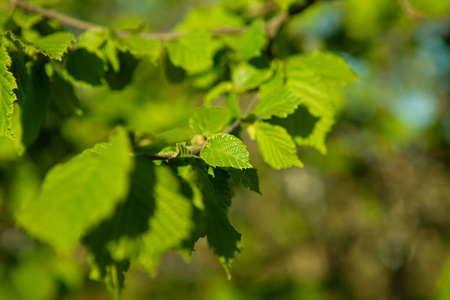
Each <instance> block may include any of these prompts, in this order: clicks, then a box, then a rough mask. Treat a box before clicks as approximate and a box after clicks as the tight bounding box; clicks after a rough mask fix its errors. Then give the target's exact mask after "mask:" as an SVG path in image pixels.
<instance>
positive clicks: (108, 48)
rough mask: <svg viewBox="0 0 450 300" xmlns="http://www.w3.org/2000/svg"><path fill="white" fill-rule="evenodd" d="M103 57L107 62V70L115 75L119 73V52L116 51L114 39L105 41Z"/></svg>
mask: <svg viewBox="0 0 450 300" xmlns="http://www.w3.org/2000/svg"><path fill="white" fill-rule="evenodd" d="M102 50H103V56H104V57H105V59H106V61H107V62H108V70H110V69H111V70H112V71H114V72H116V73H118V72H119V71H120V62H119V57H118V55H119V51H118V49H117V42H116V41H115V38H114V37H110V38H108V39H107V40H106V44H105V45H104V46H103V49H102Z"/></svg>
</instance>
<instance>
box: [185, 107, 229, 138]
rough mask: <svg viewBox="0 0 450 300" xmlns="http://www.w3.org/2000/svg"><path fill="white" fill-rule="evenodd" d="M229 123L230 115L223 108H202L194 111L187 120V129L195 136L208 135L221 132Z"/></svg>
mask: <svg viewBox="0 0 450 300" xmlns="http://www.w3.org/2000/svg"><path fill="white" fill-rule="evenodd" d="M230 121H231V115H230V113H229V111H228V110H227V109H225V108H219V107H202V108H200V109H197V110H195V111H194V112H193V113H192V114H191V117H190V118H189V127H191V129H192V131H193V132H194V133H195V134H201V135H205V136H207V135H210V134H212V133H216V132H221V131H223V130H224V129H225V128H226V127H227V126H228V124H229V123H230Z"/></svg>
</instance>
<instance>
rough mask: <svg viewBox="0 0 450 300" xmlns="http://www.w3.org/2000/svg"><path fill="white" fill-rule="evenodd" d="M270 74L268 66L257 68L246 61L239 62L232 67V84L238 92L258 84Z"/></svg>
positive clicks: (268, 77)
mask: <svg viewBox="0 0 450 300" xmlns="http://www.w3.org/2000/svg"><path fill="white" fill-rule="evenodd" d="M271 76H272V70H271V69H270V68H257V67H255V66H253V65H251V64H249V63H248V62H241V63H240V64H238V65H237V66H235V67H234V68H233V69H232V74H231V78H232V81H233V84H234V86H235V88H236V89H237V90H239V91H240V92H245V91H248V90H251V89H253V88H255V87H258V86H260V85H261V84H263V83H264V82H265V81H267V80H269V79H270V77H271Z"/></svg>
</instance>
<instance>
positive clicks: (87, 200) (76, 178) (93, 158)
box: [16, 128, 132, 252]
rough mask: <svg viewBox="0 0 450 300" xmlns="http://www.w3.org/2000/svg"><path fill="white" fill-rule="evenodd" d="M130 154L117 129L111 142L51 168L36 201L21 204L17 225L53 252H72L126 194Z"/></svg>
mask: <svg viewBox="0 0 450 300" xmlns="http://www.w3.org/2000/svg"><path fill="white" fill-rule="evenodd" d="M130 150H131V149H130V145H129V141H128V136H127V133H126V131H125V130H124V129H122V128H118V129H117V130H116V131H115V132H114V134H113V135H112V136H111V142H110V143H103V144H97V145H96V146H95V147H94V148H91V149H88V150H85V151H84V152H83V153H82V154H80V155H78V156H75V157H74V158H72V159H71V160H69V161H68V162H66V163H63V164H60V165H57V166H55V167H54V168H53V169H51V170H50V171H49V172H48V174H47V176H46V177H45V179H44V183H43V185H42V190H41V193H40V195H39V197H38V198H37V199H34V201H24V202H23V203H21V205H20V206H19V208H18V210H17V211H16V220H17V222H18V223H19V224H20V225H21V226H22V227H23V228H24V229H26V231H27V232H29V233H30V234H31V235H32V236H35V237H36V238H38V239H40V240H42V241H45V242H47V243H49V244H51V245H52V246H53V247H54V248H55V249H56V250H58V251H62V252H68V251H70V250H71V249H72V247H73V246H74V245H75V244H76V243H77V241H78V240H79V238H80V237H81V236H82V235H84V234H85V233H86V231H87V230H89V229H90V228H92V227H93V226H95V225H97V224H98V223H99V222H100V221H102V220H103V219H105V218H107V217H109V216H110V215H111V214H112V213H113V212H114V209H115V207H116V205H117V204H118V203H119V202H120V201H122V200H123V197H124V196H126V192H127V189H128V173H129V170H130V169H131V167H132V160H131V157H130V155H129V152H130Z"/></svg>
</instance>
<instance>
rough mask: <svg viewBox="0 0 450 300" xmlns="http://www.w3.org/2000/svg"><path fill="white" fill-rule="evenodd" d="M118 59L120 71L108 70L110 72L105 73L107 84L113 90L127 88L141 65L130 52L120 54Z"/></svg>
mask: <svg viewBox="0 0 450 300" xmlns="http://www.w3.org/2000/svg"><path fill="white" fill-rule="evenodd" d="M117 59H118V62H119V67H118V68H117V69H118V70H119V71H115V69H116V68H108V71H107V72H105V73H104V78H105V80H106V83H108V86H109V88H110V89H111V90H121V89H123V88H125V87H126V86H127V85H128V84H129V83H130V82H131V81H132V80H133V74H134V70H135V69H136V67H137V65H138V63H139V60H138V59H137V58H136V57H134V55H132V54H130V53H128V52H119V53H118V55H117Z"/></svg>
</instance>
